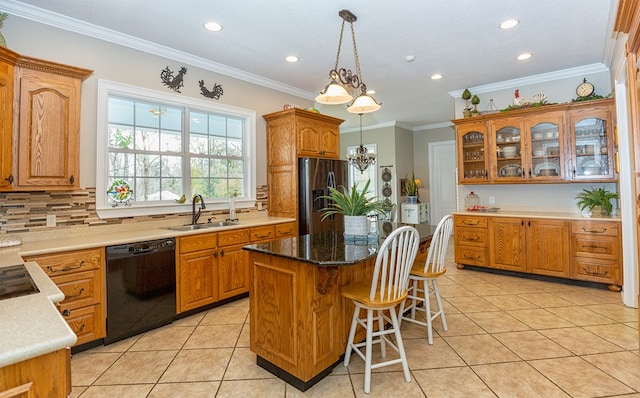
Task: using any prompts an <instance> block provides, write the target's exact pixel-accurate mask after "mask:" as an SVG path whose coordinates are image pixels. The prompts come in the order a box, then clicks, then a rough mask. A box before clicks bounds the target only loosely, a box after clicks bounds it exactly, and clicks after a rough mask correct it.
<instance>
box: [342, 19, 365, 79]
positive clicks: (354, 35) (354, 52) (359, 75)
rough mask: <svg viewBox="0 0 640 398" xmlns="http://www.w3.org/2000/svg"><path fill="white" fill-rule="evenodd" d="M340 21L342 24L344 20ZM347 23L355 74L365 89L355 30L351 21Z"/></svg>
mask: <svg viewBox="0 0 640 398" xmlns="http://www.w3.org/2000/svg"><path fill="white" fill-rule="evenodd" d="M342 23H343V25H344V20H343V21H342ZM349 25H350V26H351V41H352V42H353V58H354V59H355V61H356V76H358V79H359V80H360V83H361V85H362V88H363V90H364V91H366V87H367V86H366V85H365V84H364V79H363V78H362V71H361V70H360V58H358V47H357V46H356V31H355V29H353V22H349Z"/></svg>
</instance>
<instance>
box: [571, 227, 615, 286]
mask: <svg viewBox="0 0 640 398" xmlns="http://www.w3.org/2000/svg"><path fill="white" fill-rule="evenodd" d="M621 253H622V245H621V237H620V223H617V222H608V221H576V222H572V223H571V257H572V259H571V275H572V277H573V278H575V279H579V280H584V281H590V282H599V283H607V284H609V288H610V289H611V290H615V291H619V290H620V288H621V285H622V264H621V263H622V261H621V260H620V259H621V257H620V256H621Z"/></svg>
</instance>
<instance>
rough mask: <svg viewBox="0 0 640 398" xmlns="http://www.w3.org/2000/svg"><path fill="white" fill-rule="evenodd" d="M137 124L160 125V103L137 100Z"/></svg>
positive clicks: (146, 125)
mask: <svg viewBox="0 0 640 398" xmlns="http://www.w3.org/2000/svg"><path fill="white" fill-rule="evenodd" d="M135 108H136V114H135V115H136V125H138V126H145V127H159V125H160V115H161V112H162V111H161V110H160V105H154V104H145V103H142V102H136V104H135Z"/></svg>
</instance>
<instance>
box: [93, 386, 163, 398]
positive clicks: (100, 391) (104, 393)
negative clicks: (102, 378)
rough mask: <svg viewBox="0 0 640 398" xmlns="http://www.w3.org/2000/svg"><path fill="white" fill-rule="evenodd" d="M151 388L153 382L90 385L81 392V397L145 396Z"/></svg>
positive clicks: (144, 397)
mask: <svg viewBox="0 0 640 398" xmlns="http://www.w3.org/2000/svg"><path fill="white" fill-rule="evenodd" d="M152 388H153V384H133V385H115V384H114V385H108V386H91V387H89V388H87V389H86V390H85V391H84V392H83V393H82V396H81V398H114V397H127V398H146V397H147V396H148V395H149V391H151V389H152Z"/></svg>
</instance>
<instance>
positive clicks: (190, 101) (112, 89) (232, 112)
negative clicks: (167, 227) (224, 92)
mask: <svg viewBox="0 0 640 398" xmlns="http://www.w3.org/2000/svg"><path fill="white" fill-rule="evenodd" d="M97 95H98V98H97V110H96V119H97V127H96V186H95V189H96V212H97V213H98V216H99V217H100V218H101V219H102V218H116V217H133V216H145V215H159V214H174V213H186V212H191V198H188V200H187V201H186V202H185V203H183V204H179V203H172V201H154V202H132V203H131V205H130V206H123V205H119V206H116V207H113V206H112V204H111V202H110V201H109V200H108V198H107V194H106V190H107V181H108V177H107V170H108V153H109V151H108V144H109V142H108V140H109V134H108V118H107V117H108V104H109V95H116V96H120V97H125V98H132V99H139V100H142V101H151V102H161V103H163V104H168V105H172V106H177V107H181V108H191V110H194V111H202V112H212V113H217V114H221V115H226V116H231V117H235V118H240V119H243V120H244V124H245V133H246V138H245V139H244V140H243V153H244V170H243V191H244V192H245V193H246V194H245V196H244V197H242V198H236V200H235V205H236V208H248V207H253V206H254V205H255V200H256V191H255V186H256V111H255V110H251V109H245V108H240V107H236V106H231V105H225V104H220V103H217V102H211V101H210V100H201V99H198V98H193V97H186V96H183V95H178V94H173V93H165V92H160V91H157V90H152V89H147V88H143V87H136V86H131V85H128V84H124V83H118V82H113V81H108V80H103V79H99V80H98V91H97ZM183 138H184V137H183ZM185 145H188V144H185ZM185 150H187V151H188V147H187V148H185ZM186 167H188V165H187V166H186ZM174 202H175V201H174ZM206 204H207V209H212V210H220V209H228V208H229V201H228V200H227V199H217V200H208V201H207V203H206Z"/></svg>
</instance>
